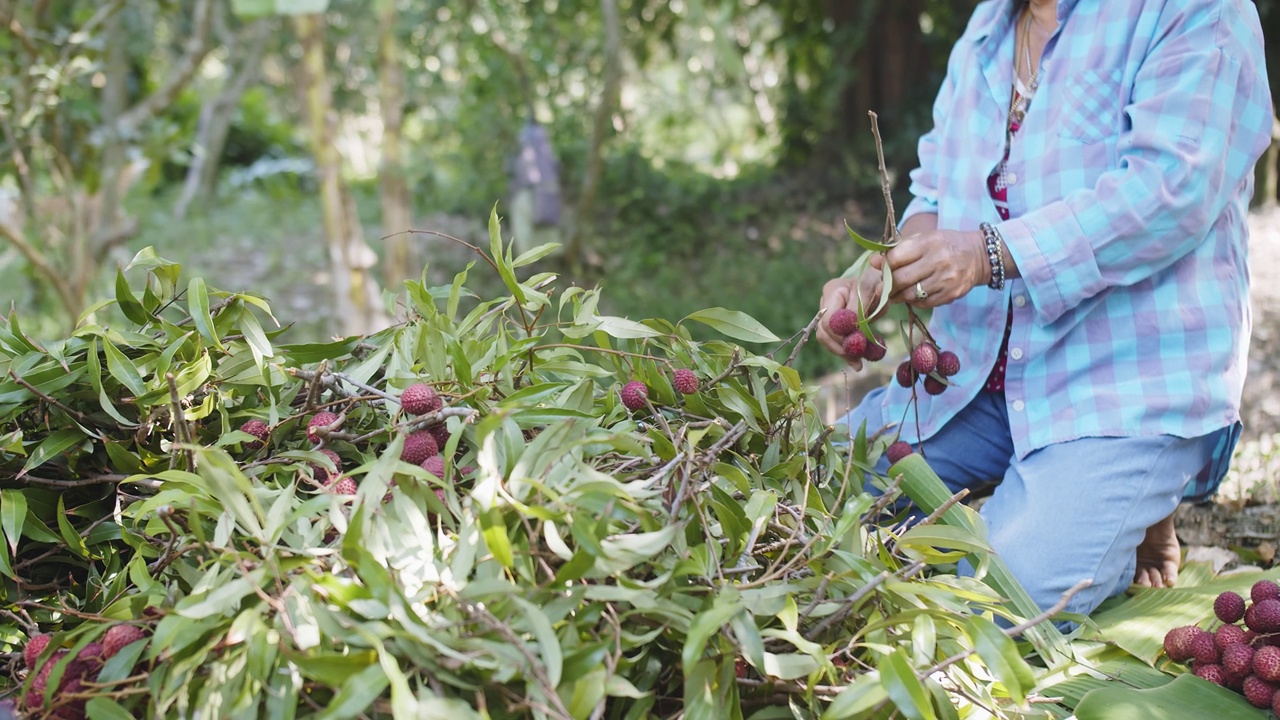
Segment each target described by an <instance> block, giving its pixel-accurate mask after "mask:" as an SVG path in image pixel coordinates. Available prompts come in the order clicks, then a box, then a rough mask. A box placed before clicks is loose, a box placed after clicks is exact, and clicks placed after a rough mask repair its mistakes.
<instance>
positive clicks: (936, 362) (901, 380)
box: [896, 340, 960, 395]
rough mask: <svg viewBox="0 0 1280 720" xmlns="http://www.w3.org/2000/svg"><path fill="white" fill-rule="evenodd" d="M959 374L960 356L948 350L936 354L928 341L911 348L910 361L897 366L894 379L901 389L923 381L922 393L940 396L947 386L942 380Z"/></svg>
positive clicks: (932, 345)
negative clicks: (895, 378)
mask: <svg viewBox="0 0 1280 720" xmlns="http://www.w3.org/2000/svg"><path fill="white" fill-rule="evenodd" d="M958 372H960V356H958V355H956V354H955V353H953V352H951V351H950V350H943V351H942V352H938V348H937V346H936V345H934V344H933V343H931V342H929V341H928V340H925V341H922V342H921V343H920V344H918V345H916V346H915V347H914V348H911V359H909V360H904V361H903V363H902V364H901V365H899V366H898V372H897V373H896V377H897V380H898V384H899V385H901V386H902V387H911V386H912V385H914V384H915V383H916V382H917V381H918V380H920V379H922V378H923V380H924V383H923V384H924V391H925V392H927V393H929V394H930V395H941V394H942V393H943V392H944V391H945V390H946V389H947V384H946V383H945V382H943V378H949V377H951V376H952V375H955V374H956V373H958Z"/></svg>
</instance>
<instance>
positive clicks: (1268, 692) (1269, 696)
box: [1240, 675, 1277, 708]
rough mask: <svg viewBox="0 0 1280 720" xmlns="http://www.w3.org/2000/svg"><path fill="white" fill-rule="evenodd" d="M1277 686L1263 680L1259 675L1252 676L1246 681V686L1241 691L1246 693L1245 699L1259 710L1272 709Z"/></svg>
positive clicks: (1242, 686) (1241, 687)
mask: <svg viewBox="0 0 1280 720" xmlns="http://www.w3.org/2000/svg"><path fill="white" fill-rule="evenodd" d="M1276 687H1277V686H1276V685H1274V684H1272V683H1269V682H1267V681H1266V680H1263V679H1262V678H1260V677H1258V676H1257V675H1250V676H1249V677H1247V678H1245V679H1244V684H1243V685H1241V686H1240V689H1241V690H1243V691H1244V699H1245V700H1248V701H1249V704H1250V705H1252V706H1254V707H1258V708H1269V707H1271V701H1272V700H1273V699H1274V698H1275V694H1276Z"/></svg>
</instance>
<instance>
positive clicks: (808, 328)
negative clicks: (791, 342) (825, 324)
mask: <svg viewBox="0 0 1280 720" xmlns="http://www.w3.org/2000/svg"><path fill="white" fill-rule="evenodd" d="M826 314H827V311H826V309H822V310H819V311H818V314H817V315H814V316H813V319H812V320H810V321H809V324H808V325H805V326H804V330H801V331H800V339H799V340H798V341H797V342H796V346H795V347H794V348H792V349H791V354H790V355H788V356H787V360H786V362H784V363H782V364H783V365H786V366H787V367H791V363H793V362H795V361H796V356H798V355H799V354H800V349H801V348H803V347H804V346H805V345H807V344H808V343H809V338H810V337H811V336H812V335H813V331H814V329H816V328H817V327H818V322H819V321H821V320H822V316H823V315H826ZM793 337H794V336H793Z"/></svg>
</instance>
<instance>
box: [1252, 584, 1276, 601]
mask: <svg viewBox="0 0 1280 720" xmlns="http://www.w3.org/2000/svg"><path fill="white" fill-rule="evenodd" d="M1249 599H1250V600H1252V601H1254V602H1255V603H1259V602H1262V601H1263V600H1280V585H1277V584H1275V583H1273V582H1271V581H1270V580H1259V581H1258V582H1256V583H1254V584H1253V587H1251V588H1249Z"/></svg>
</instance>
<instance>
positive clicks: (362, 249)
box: [293, 15, 388, 335]
mask: <svg viewBox="0 0 1280 720" xmlns="http://www.w3.org/2000/svg"><path fill="white" fill-rule="evenodd" d="M293 25H294V31H295V32H296V33H297V34H298V40H299V41H300V42H301V43H302V63H301V65H300V66H299V67H298V75H299V81H300V82H299V86H300V89H301V90H302V93H303V96H304V99H305V103H304V104H305V105H306V109H307V126H308V130H309V135H310V141H311V152H312V156H313V157H314V159H315V163H316V172H317V174H319V176H320V206H321V213H322V215H323V216H324V231H325V238H326V244H327V246H328V249H329V259H330V261H331V262H332V263H333V293H334V306H333V316H334V320H335V322H336V324H337V326H338V327H339V328H341V332H342V334H344V335H365V334H368V333H371V332H376V331H377V330H380V329H382V328H384V327H386V326H387V324H388V320H387V318H386V317H385V315H384V314H383V312H382V309H381V307H380V300H381V297H380V294H381V293H380V291H379V289H378V287H377V285H378V284H377V281H376V280H375V279H374V278H373V274H372V273H371V272H370V269H371V268H372V267H373V266H374V264H375V262H376V257H375V256H374V254H373V251H372V250H371V249H369V246H368V245H366V244H365V243H364V240H363V238H362V232H361V229H360V221H359V218H357V217H356V214H355V212H354V210H353V207H352V203H351V202H350V195H349V193H348V192H347V188H346V185H345V183H344V182H343V180H342V157H341V156H340V155H339V153H338V147H337V144H336V139H337V137H336V136H337V130H336V127H335V126H336V124H337V117H336V115H335V113H334V112H333V100H332V93H331V90H330V87H329V79H328V75H327V74H326V70H325V47H324V17H323V16H322V15H297V16H294V18H293Z"/></svg>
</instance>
